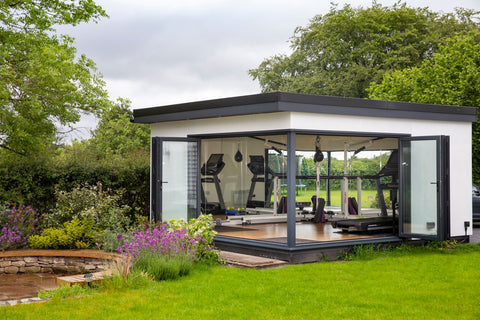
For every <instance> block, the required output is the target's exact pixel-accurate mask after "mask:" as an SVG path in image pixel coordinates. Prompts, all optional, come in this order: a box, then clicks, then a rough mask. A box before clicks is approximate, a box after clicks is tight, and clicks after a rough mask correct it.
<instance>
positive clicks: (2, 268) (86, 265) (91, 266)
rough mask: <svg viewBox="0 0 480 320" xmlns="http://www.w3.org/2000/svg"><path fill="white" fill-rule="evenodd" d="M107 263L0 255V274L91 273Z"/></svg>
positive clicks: (77, 259)
mask: <svg viewBox="0 0 480 320" xmlns="http://www.w3.org/2000/svg"><path fill="white" fill-rule="evenodd" d="M109 263H111V260H105V259H98V258H86V257H42V256H40V257H33V256H32V257H21V256H20V257H0V274H5V273H6V274H16V273H91V272H99V271H103V270H105V266H107V265H108V264H109Z"/></svg>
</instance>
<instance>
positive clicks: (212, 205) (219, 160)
mask: <svg viewBox="0 0 480 320" xmlns="http://www.w3.org/2000/svg"><path fill="white" fill-rule="evenodd" d="M224 167H225V162H223V153H213V154H211V155H210V157H209V158H208V161H207V162H206V163H204V164H203V166H202V169H201V171H200V172H201V173H202V176H203V177H202V179H201V181H202V184H201V189H202V195H201V196H202V210H203V211H204V213H205V214H213V215H222V214H225V201H224V200H223V193H222V189H221V187H220V179H219V178H218V175H219V174H220V172H222V169H223V168H224ZM204 183H213V184H215V190H216V192H217V197H218V202H208V201H207V198H206V196H205V191H204V190H203V184H204Z"/></svg>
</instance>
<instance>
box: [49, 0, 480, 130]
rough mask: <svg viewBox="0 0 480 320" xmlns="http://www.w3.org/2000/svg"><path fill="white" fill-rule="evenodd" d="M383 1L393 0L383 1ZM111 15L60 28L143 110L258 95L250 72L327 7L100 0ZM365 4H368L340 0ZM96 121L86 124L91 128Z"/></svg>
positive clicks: (475, 2)
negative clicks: (94, 21) (97, 20)
mask: <svg viewBox="0 0 480 320" xmlns="http://www.w3.org/2000/svg"><path fill="white" fill-rule="evenodd" d="M377 2H378V3H381V4H383V5H392V4H393V3H395V2H396V1H390V0H378V1H377ZM96 3H97V4H99V5H100V6H102V7H103V9H104V10H105V11H106V12H107V14H108V15H109V16H110V17H109V18H103V19H101V20H100V21H99V22H98V23H93V22H91V23H88V24H82V25H79V26H76V27H61V28H58V29H57V30H58V31H59V33H63V34H68V35H70V36H73V37H74V38H75V46H76V48H77V50H78V53H79V54H85V55H86V56H87V57H89V58H90V59H92V60H93V61H94V62H95V63H96V65H97V68H98V70H99V71H100V72H101V73H102V74H103V78H104V80H105V82H106V85H107V90H108V92H109V95H110V98H111V99H112V100H116V99H117V98H119V97H121V98H126V99H129V100H131V102H132V108H133V109H137V108H145V107H154V106H162V105H169V104H175V103H183V102H191V101H197V100H206V99H217V98H224V97H231V96H239V95H247V94H255V93H259V92H260V86H259V84H258V82H257V81H254V80H253V79H252V78H251V77H250V76H249V75H248V70H249V69H253V68H256V67H257V66H258V65H259V64H260V63H261V62H262V61H263V60H264V59H266V58H268V57H271V56H273V55H277V54H289V53H290V52H291V51H290V47H289V39H290V37H291V36H292V35H293V33H294V30H295V28H296V27H298V26H306V25H308V23H309V21H310V19H312V18H313V17H314V16H315V15H318V14H321V15H323V14H326V13H328V12H329V10H330V7H331V3H330V1H324V0H295V1H293V0H242V1H238V0H228V1H227V0H138V1H132V0H96ZM336 3H338V7H339V8H341V7H343V5H344V4H345V3H349V4H350V5H352V6H353V7H359V6H363V7H368V6H370V5H371V3H372V2H371V1H366V0H363V1H362V0H350V1H336ZM406 3H407V4H408V6H411V7H429V8H430V9H431V10H434V11H443V12H452V11H453V8H454V7H463V8H469V9H478V10H480V1H479V0H454V1H452V0H429V1H427V0H407V1H406ZM93 122H94V121H93V120H92V119H84V120H82V126H84V127H94V126H95V124H94V123H93Z"/></svg>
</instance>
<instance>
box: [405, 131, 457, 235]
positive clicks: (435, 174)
mask: <svg viewBox="0 0 480 320" xmlns="http://www.w3.org/2000/svg"><path fill="white" fill-rule="evenodd" d="M399 150H400V208H399V209H400V210H399V212H400V215H399V218H400V221H399V231H400V236H401V237H408V238H421V239H427V240H446V239H448V238H449V236H450V232H449V229H450V209H449V174H448V172H449V170H448V168H449V138H448V137H446V136H433V137H411V138H401V139H400V140H399Z"/></svg>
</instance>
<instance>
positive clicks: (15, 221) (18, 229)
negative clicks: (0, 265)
mask: <svg viewBox="0 0 480 320" xmlns="http://www.w3.org/2000/svg"><path fill="white" fill-rule="evenodd" d="M40 216H41V215H40V212H38V210H37V209H33V208H32V207H30V206H24V205H19V206H18V207H17V206H16V205H13V206H12V205H10V204H8V205H6V206H0V228H1V232H0V250H2V251H4V250H6V249H17V248H23V247H26V246H27V243H28V238H29V237H30V236H31V235H35V234H38V233H40V229H39V226H40Z"/></svg>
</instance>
